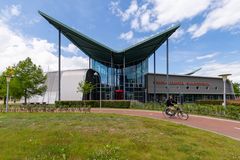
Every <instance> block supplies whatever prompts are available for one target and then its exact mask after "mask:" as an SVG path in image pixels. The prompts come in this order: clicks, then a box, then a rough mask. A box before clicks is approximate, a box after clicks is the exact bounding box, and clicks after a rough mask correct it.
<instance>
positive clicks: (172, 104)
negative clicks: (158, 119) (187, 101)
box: [166, 95, 177, 115]
mask: <svg viewBox="0 0 240 160" xmlns="http://www.w3.org/2000/svg"><path fill="white" fill-rule="evenodd" d="M176 103H177V102H176V101H174V99H173V97H172V95H170V96H169V98H168V100H167V103H166V105H167V108H170V110H172V111H174V110H175V107H174V104H176ZM166 114H168V115H171V114H170V113H169V112H167V113H166Z"/></svg>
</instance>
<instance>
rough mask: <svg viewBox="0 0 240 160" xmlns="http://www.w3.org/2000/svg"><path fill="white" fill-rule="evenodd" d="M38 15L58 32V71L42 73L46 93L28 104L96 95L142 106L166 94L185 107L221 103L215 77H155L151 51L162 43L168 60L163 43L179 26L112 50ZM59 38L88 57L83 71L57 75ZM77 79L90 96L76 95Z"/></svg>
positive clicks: (220, 89)
mask: <svg viewBox="0 0 240 160" xmlns="http://www.w3.org/2000/svg"><path fill="white" fill-rule="evenodd" d="M39 13H40V15H41V16H43V17H44V18H45V19H46V20H47V21H48V22H49V23H50V24H51V25H53V26H54V27H55V28H56V29H57V30H58V31H59V70H58V71H56V72H50V73H47V77H48V78H47V82H46V83H47V86H48V90H47V92H46V93H45V95H43V96H41V97H38V98H37V99H38V100H36V99H35V100H33V99H34V98H36V97H33V98H32V101H38V102H45V103H52V102H54V101H55V100H82V99H99V98H100V95H101V99H109V100H114V99H116V100H120V99H123V100H138V101H141V102H146V101H162V100H164V99H165V98H166V95H169V94H172V95H174V97H175V98H176V99H178V97H179V95H184V98H185V101H187V102H188V101H189V102H191V101H195V100H198V99H222V94H223V81H222V79H221V78H216V77H215V78H213V77H196V76H189V75H188V76H187V75H168V71H167V74H156V58H155V57H156V50H157V49H158V48H159V47H160V46H161V45H162V44H164V43H165V42H166V53H167V54H166V55H168V38H169V37H170V36H171V35H172V34H173V33H174V32H175V31H176V30H177V29H178V28H179V27H180V26H179V25H177V26H174V27H171V28H169V29H168V30H166V31H164V32H161V33H159V34H157V35H155V36H153V37H150V38H148V39H146V40H144V41H142V42H140V43H137V44H135V45H133V46H130V47H128V48H126V49H123V50H121V51H116V50H113V49H111V48H109V47H107V46H105V45H103V44H101V43H99V42H97V41H95V40H93V39H91V38H89V37H87V36H86V35H84V34H82V33H80V32H78V31H77V30H75V29H73V28H71V27H69V26H67V25H65V24H63V23H61V22H59V21H58V20H56V19H54V18H52V17H50V16H48V15H46V14H45V13H43V12H40V11H39ZM61 35H64V36H65V37H66V38H68V39H69V40H70V41H71V42H72V43H73V44H74V45H76V46H77V47H78V48H79V49H80V50H81V51H83V52H84V53H85V54H86V55H87V56H88V57H89V69H87V70H86V69H78V70H71V71H61ZM151 55H153V57H154V61H153V65H154V73H148V58H149V57H150V56H151ZM167 57H168V56H167ZM167 61H168V58H167ZM167 70H168V69H167ZM82 80H86V81H90V82H91V83H93V84H95V86H96V88H95V89H94V91H92V92H91V94H89V95H87V96H85V97H84V96H82V94H81V93H77V92H76V90H77V85H78V83H79V82H81V81H82ZM226 89H227V97H228V98H233V97H234V92H233V87H232V84H231V82H230V81H227V87H226ZM100 90H101V93H100ZM47 97H48V98H47ZM49 97H50V98H49ZM49 99H50V100H49ZM50 101H51V102H50Z"/></svg>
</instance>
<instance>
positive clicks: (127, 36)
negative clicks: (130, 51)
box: [119, 31, 133, 41]
mask: <svg viewBox="0 0 240 160" xmlns="http://www.w3.org/2000/svg"><path fill="white" fill-rule="evenodd" d="M132 38H133V31H129V32H126V33H121V34H120V36H119V39H123V40H127V41H129V40H131V39H132Z"/></svg>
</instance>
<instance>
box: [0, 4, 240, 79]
mask: <svg viewBox="0 0 240 160" xmlns="http://www.w3.org/2000/svg"><path fill="white" fill-rule="evenodd" d="M39 10H40V11H42V12H44V13H46V14H48V15H50V16H52V17H54V18H55V19H57V20H59V21H61V22H63V23H64V24H66V25H68V26H70V27H72V28H74V29H76V30H78V31H79V32H81V33H83V34H85V35H87V36H89V37H91V38H93V39H95V40H97V41H98V42H100V43H102V44H105V45H106V46H109V47H110V48H113V49H115V50H121V49H124V48H126V47H128V46H130V45H133V44H135V43H137V42H139V41H142V40H144V39H145V38H148V37H151V36H153V35H155V34H157V33H160V32H162V31H164V30H166V29H168V28H169V27H171V26H173V25H176V24H180V25H181V26H180V28H179V29H178V30H177V31H176V32H175V33H174V34H173V35H172V36H171V38H170V40H169V58H170V60H169V73H170V74H185V73H188V72H191V71H193V70H195V69H198V68H201V70H200V71H198V72H197V73H195V74H194V75H200V76H211V77H217V76H218V75H219V74H223V73H231V74H232V76H231V77H230V79H231V80H233V81H234V82H240V2H239V0H181V1H180V0H122V1H121V0H87V1H83V0H71V1H62V0H51V1H49V0H34V1H28V0H1V1H0V72H2V71H3V70H5V69H6V67H7V66H10V65H14V64H17V63H18V62H19V61H20V60H24V59H25V58H27V57H30V58H31V59H32V60H33V62H34V63H36V64H38V65H40V66H41V67H42V68H43V70H44V71H53V70H57V66H58V57H57V56H58V31H57V30H56V29H55V28H54V27H53V26H52V25H50V24H49V23H48V22H47V21H46V20H45V19H44V18H43V17H41V16H40V15H39V14H38V11H39ZM156 59H157V68H156V71H157V73H166V44H163V45H162V46H161V47H160V48H159V49H158V50H157V52H156ZM152 62H153V57H152V56H151V57H150V58H149V72H153V65H152V64H153V63H152ZM79 68H88V57H87V55H85V54H84V53H83V52H81V51H80V50H79V49H78V48H77V47H75V46H74V45H73V44H72V43H71V42H70V41H69V40H68V39H66V38H65V37H64V36H62V69H63V70H67V69H79Z"/></svg>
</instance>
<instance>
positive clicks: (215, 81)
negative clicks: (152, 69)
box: [145, 73, 235, 102]
mask: <svg viewBox="0 0 240 160" xmlns="http://www.w3.org/2000/svg"><path fill="white" fill-rule="evenodd" d="M145 79H146V80H145V81H146V84H145V85H146V86H145V87H146V92H147V93H146V95H147V97H146V99H148V100H149V101H153V98H154V85H153V84H154V75H153V74H152V73H147V74H146V75H145ZM167 93H169V94H171V95H172V96H173V98H174V99H175V100H176V101H178V102H180V97H181V96H182V97H183V99H184V102H194V101H197V100H221V99H223V80H222V78H220V77H201V76H191V75H169V84H168V87H167V82H166V74H157V75H156V101H159V102H163V101H165V99H166V95H167ZM226 97H227V99H234V98H235V95H234V90H233V85H232V83H231V81H229V80H228V81H227V82H226Z"/></svg>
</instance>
